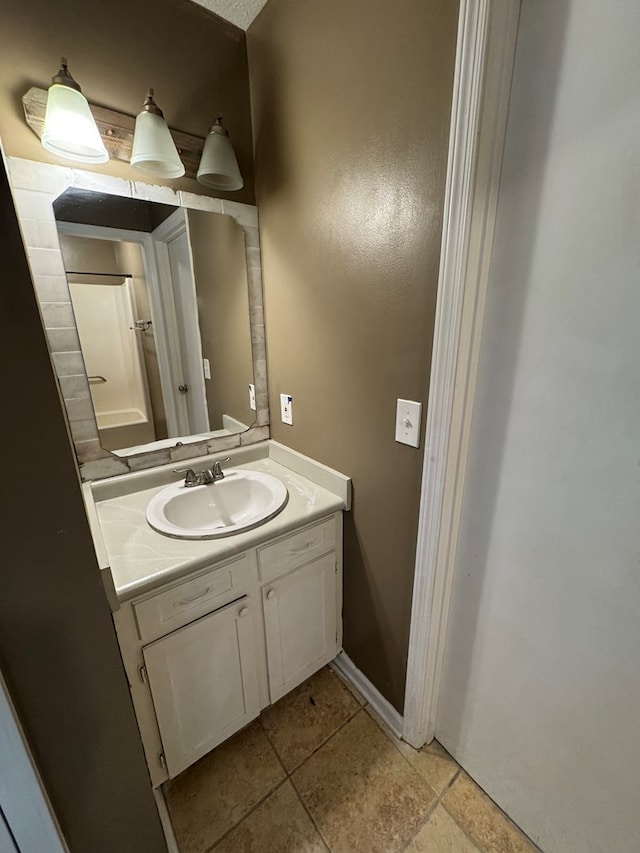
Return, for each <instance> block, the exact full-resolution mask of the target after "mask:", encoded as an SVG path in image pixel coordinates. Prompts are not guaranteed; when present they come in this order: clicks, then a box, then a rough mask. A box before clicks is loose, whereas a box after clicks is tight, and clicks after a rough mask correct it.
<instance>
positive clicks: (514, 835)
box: [442, 773, 537, 853]
mask: <svg viewBox="0 0 640 853" xmlns="http://www.w3.org/2000/svg"><path fill="white" fill-rule="evenodd" d="M442 802H443V805H444V806H445V808H446V809H447V811H448V812H449V814H450V815H451V816H452V817H453V818H454V819H455V821H456V822H457V823H458V824H459V825H460V826H461V827H463V828H464V830H465V831H466V832H467V834H468V835H470V836H471V838H473V840H474V841H475V843H476V844H477V846H478V847H479V848H480V850H481V851H482V853H533V851H535V850H537V848H536V847H535V846H534V845H533V844H532V843H531V842H530V841H529V839H528V838H527V837H526V836H525V835H523V834H522V833H521V832H520V830H519V829H518V828H517V826H515V824H513V823H512V822H511V821H510V820H509V818H508V817H507V816H506V815H505V813H504V812H503V811H501V810H500V809H499V808H498V806H497V805H496V804H495V803H494V802H493V800H491V799H490V798H489V797H488V796H487V795H486V794H485V793H484V791H483V790H482V789H481V788H479V787H478V786H477V785H476V783H475V782H474V781H473V780H472V779H470V778H469V776H467V774H466V773H461V774H460V776H458V778H457V779H456V781H455V782H454V783H453V785H452V786H451V789H450V790H449V791H447V793H446V794H445V796H444V798H443V800H442Z"/></svg>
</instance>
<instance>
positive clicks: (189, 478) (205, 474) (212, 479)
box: [173, 456, 229, 489]
mask: <svg viewBox="0 0 640 853" xmlns="http://www.w3.org/2000/svg"><path fill="white" fill-rule="evenodd" d="M222 462H229V457H228V456H227V457H226V458H225V459H217V460H216V461H215V462H214V463H213V468H211V469H209V468H203V469H202V471H200V473H199V474H196V472H195V471H194V470H193V468H174V469H173V473H174V474H184V475H185V478H184V486H185V488H186V489H192V488H193V487H194V486H208V485H210V484H211V483H216V482H217V481H218V480H224V471H223V470H222V468H221V463H222Z"/></svg>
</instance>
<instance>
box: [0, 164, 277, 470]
mask: <svg viewBox="0 0 640 853" xmlns="http://www.w3.org/2000/svg"><path fill="white" fill-rule="evenodd" d="M27 166H30V167H31V168H30V170H29V177H28V178H26V177H25V175H26V171H25V169H26V167H27ZM9 172H10V177H11V181H12V188H13V192H14V198H15V201H16V208H17V210H18V214H19V217H20V219H21V225H22V229H23V237H24V239H25V244H26V247H27V254H28V257H29V263H30V265H31V270H32V274H33V278H34V284H35V287H36V292H37V295H38V298H39V302H40V307H41V312H42V316H43V321H44V326H45V330H46V333H47V337H48V340H49V346H50V349H51V352H52V356H53V361H54V365H55V367H56V371H57V373H58V378H59V382H60V387H61V392H62V397H63V399H64V403H65V406H66V409H67V415H68V418H69V423H70V427H71V432H72V436H73V439H74V444H75V448H76V453H77V455H78V460H79V462H80V465H81V472H82V475H83V478H85V479H92V478H94V477H100V476H109V475H111V474H117V473H124V472H126V471H127V470H137V469H139V468H143V467H149V466H151V465H156V464H162V463H166V462H171V461H181V460H183V459H187V458H189V457H193V456H197V455H200V454H202V453H207V452H216V450H218V449H220V450H223V449H226V448H230V447H235V446H238V445H240V444H241V443H242V444H248V443H252V442H253V441H258V440H262V439H264V438H267V437H268V427H267V424H268V409H267V402H266V400H267V393H266V370H265V359H264V325H263V316H262V288H261V275H260V265H259V248H258V245H257V242H258V240H257V227H256V226H257V218H256V215H255V208H253V207H251V206H249V205H241V204H237V203H230V202H222V201H221V200H219V199H209V198H202V197H198V196H193V197H190V194H187V193H180V194H176V193H174V192H173V191H171V190H169V189H168V188H165V187H162V188H161V187H146V186H145V185H142V184H130V183H129V182H123V181H119V180H118V179H111V178H102V177H100V181H98V182H97V183H100V188H99V189H95V188H92V187H91V186H90V185H91V184H95V183H96V180H95V178H97V176H95V177H94V179H93V180H91V174H90V173H84V172H79V171H78V170H70V169H64V168H62V167H55V166H48V165H45V164H36V163H29V161H20V160H16V159H15V158H9ZM38 179H39V180H38ZM24 184H27V185H28V186H27V187H25V186H24ZM83 184H84V185H83ZM87 184H89V186H87ZM123 184H126V186H125V187H123V186H122V185H123ZM21 185H22V186H21ZM34 185H36V186H37V190H35V191H34V189H33V187H34ZM54 185H55V187H56V190H55V192H52V189H53V187H54ZM112 188H113V189H115V190H116V192H109V190H110V189H112ZM127 189H128V190H129V192H128V193H127V191H126V190H127ZM123 190H124V192H123ZM154 191H155V192H154ZM154 194H155V195H156V196H158V197H160V199H159V200H158V199H151V198H149V197H148V196H153V195H154ZM185 202H186V203H185ZM189 202H191V204H189ZM223 205H227V206H228V207H229V208H230V212H227V211H223ZM45 225H46V226H47V227H46V228H45V227H44V226H45ZM251 244H253V245H251Z"/></svg>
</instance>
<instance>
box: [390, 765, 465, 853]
mask: <svg viewBox="0 0 640 853" xmlns="http://www.w3.org/2000/svg"><path fill="white" fill-rule="evenodd" d="M409 763H410V762H409ZM461 772H462V768H461V767H460V766H458V769H457V770H456V772H455V773H454V774H453V776H452V778H451V780H450V781H449V782H447V784H446V785H445V787H444V788H443V789H442V793H441V794H436V799H435V801H434V802H433V803H432V805H431V806H430V808H429V810H428V811H427V816H426V817H425V819H424V820H423V821H422V823H421V824H420V826H419V827H418V829H417V830H416V832H415V834H414V835H413V836H412V838H411V841H409V844H411V843H412V842H413V841H415V840H416V838H417V837H418V835H420V833H421V832H422V830H423V829H424V828H425V826H426V825H427V824H428V823H429V821H430V820H431V818H432V816H433V813H434V812H435V810H436V809H437V808H438V806H440V805H442V807H443V808H444V805H443V803H442V800H443V798H444V796H445V794H447V793H448V792H449V789H450V788H451V786H452V785H453V783H454V782H455V781H456V779H457V778H458V776H459V775H460V773H461ZM428 787H429V789H430V790H432V791H433V788H431V785H428ZM435 793H436V792H435V791H434V794H435ZM447 814H449V812H448V811H447ZM449 816H450V817H451V818H452V820H453V821H454V823H455V824H456V826H458V822H457V821H456V820H455V819H454V818H453V815H449ZM459 828H460V829H462V827H459ZM464 834H465V835H466V837H467V838H469V840H470V841H472V842H473V846H474V847H476V848H477V845H476V843H475V841H473V839H472V838H471V837H470V836H469V834H468V833H466V832H465V833H464ZM409 844H407V847H408V846H409ZM405 849H406V848H405ZM478 853H480V850H479V849H478Z"/></svg>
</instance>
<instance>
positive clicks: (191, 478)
mask: <svg viewBox="0 0 640 853" xmlns="http://www.w3.org/2000/svg"><path fill="white" fill-rule="evenodd" d="M173 473H174V474H186V476H185V478H184V484H185V486H197V485H198V475H197V474H196V472H195V471H194V470H193V468H174V469H173Z"/></svg>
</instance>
